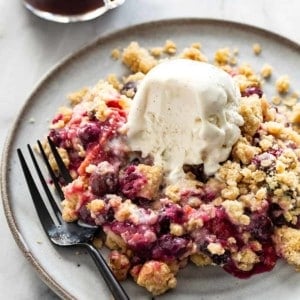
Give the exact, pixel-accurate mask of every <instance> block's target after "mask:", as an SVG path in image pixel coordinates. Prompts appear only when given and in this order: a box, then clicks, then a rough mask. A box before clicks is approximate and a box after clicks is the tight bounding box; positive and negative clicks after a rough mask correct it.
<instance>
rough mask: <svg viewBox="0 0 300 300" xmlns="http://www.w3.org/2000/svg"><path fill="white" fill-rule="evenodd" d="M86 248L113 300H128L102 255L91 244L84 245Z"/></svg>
mask: <svg viewBox="0 0 300 300" xmlns="http://www.w3.org/2000/svg"><path fill="white" fill-rule="evenodd" d="M84 246H86V248H87V250H88V252H89V254H90V255H91V257H92V258H93V260H94V262H95V263H96V266H97V268H98V270H99V271H100V273H101V275H102V277H103V279H104V281H105V282H106V284H107V286H108V288H109V289H110V291H111V293H112V295H113V296H114V299H115V300H130V298H129V296H128V295H127V293H126V292H125V290H124V289H123V287H122V285H121V284H120V283H119V281H118V280H117V279H116V277H115V275H114V274H113V272H112V271H111V269H110V268H109V266H108V265H107V263H106V261H105V259H104V258H103V256H102V254H101V253H100V252H99V251H98V250H97V248H95V247H94V246H93V245H91V244H88V243H86V244H84Z"/></svg>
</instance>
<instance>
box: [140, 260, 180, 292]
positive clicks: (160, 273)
mask: <svg viewBox="0 0 300 300" xmlns="http://www.w3.org/2000/svg"><path fill="white" fill-rule="evenodd" d="M136 281H137V283H138V284H139V285H141V286H143V287H145V288H146V289H147V290H148V291H149V292H150V293H152V294H153V295H154V296H157V295H160V294H163V293H164V292H166V291H167V290H169V289H172V288H175V287H176V284H177V281H176V278H175V276H174V274H173V273H172V272H171V270H170V268H169V267H168V265H167V264H165V263H163V262H159V261H154V260H151V261H148V262H146V263H145V264H144V265H143V266H142V268H141V269H140V271H139V273H138V276H137V279H136Z"/></svg>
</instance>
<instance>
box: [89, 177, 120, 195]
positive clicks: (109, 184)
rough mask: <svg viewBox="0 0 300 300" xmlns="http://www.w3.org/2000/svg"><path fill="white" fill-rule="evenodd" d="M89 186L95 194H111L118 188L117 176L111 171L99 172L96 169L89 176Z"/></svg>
mask: <svg viewBox="0 0 300 300" xmlns="http://www.w3.org/2000/svg"><path fill="white" fill-rule="evenodd" d="M90 186H91V190H92V193H93V194H94V195H96V196H103V195H105V194H113V193H115V192H116V191H117V188H118V177H117V175H116V174H115V173H112V172H108V173H105V174H99V173H97V171H96V172H94V173H93V174H92V175H91V177H90Z"/></svg>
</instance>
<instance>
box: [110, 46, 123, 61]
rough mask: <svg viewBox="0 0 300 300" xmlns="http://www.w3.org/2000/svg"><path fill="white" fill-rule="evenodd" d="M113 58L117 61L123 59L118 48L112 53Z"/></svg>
mask: <svg viewBox="0 0 300 300" xmlns="http://www.w3.org/2000/svg"><path fill="white" fill-rule="evenodd" d="M111 57H112V58H113V59H115V60H118V59H119V58H120V57H121V51H120V50H119V49H118V48H115V49H113V50H112V51H111Z"/></svg>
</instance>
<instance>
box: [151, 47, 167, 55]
mask: <svg viewBox="0 0 300 300" xmlns="http://www.w3.org/2000/svg"><path fill="white" fill-rule="evenodd" d="M163 52H164V49H163V48H162V47H153V48H151V49H150V53H151V55H153V56H155V57H159V56H161V55H162V54H163Z"/></svg>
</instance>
